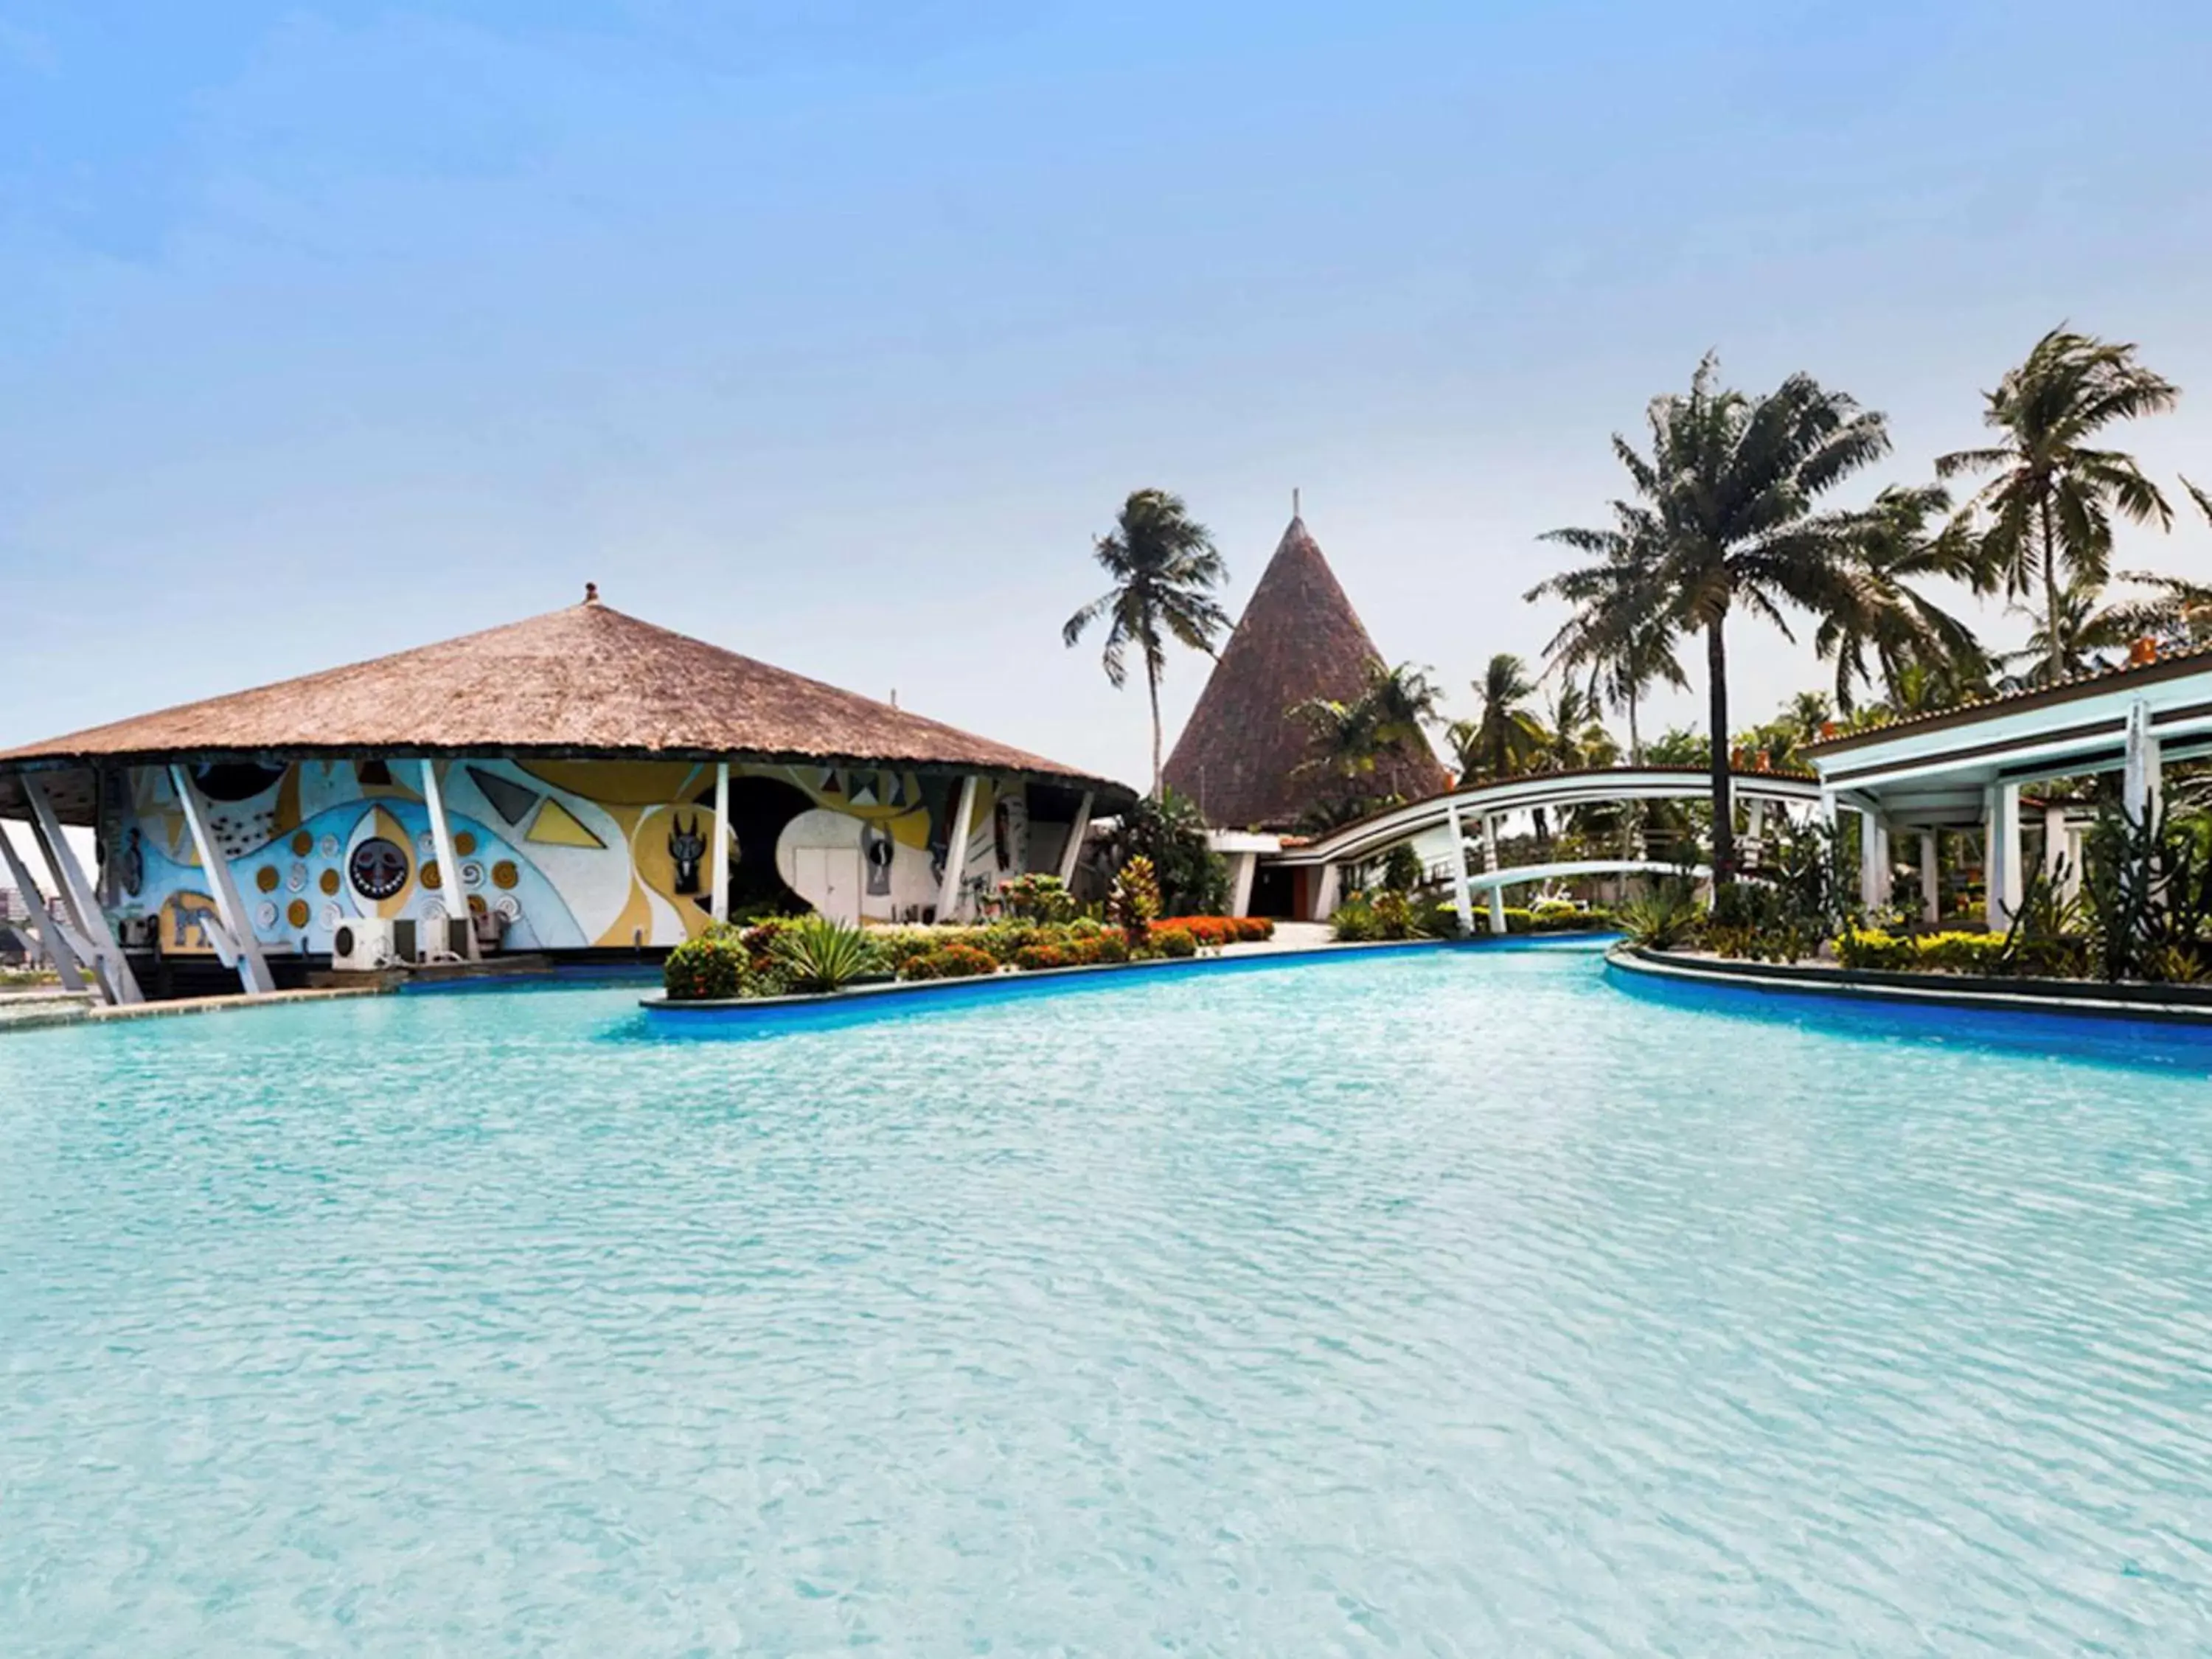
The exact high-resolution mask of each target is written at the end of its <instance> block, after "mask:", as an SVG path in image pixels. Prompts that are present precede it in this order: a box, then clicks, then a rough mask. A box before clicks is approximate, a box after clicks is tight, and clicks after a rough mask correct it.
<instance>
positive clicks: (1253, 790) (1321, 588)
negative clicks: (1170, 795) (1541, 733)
mask: <svg viewBox="0 0 2212 1659" xmlns="http://www.w3.org/2000/svg"><path fill="white" fill-rule="evenodd" d="M1382 660H1383V653H1381V652H1379V651H1377V650H1376V648H1375V641H1373V640H1371V639H1370V638H1369V637H1368V635H1367V629H1365V628H1364V626H1363V625H1362V624H1361V623H1360V620H1359V613H1358V611H1354V610H1353V609H1352V601H1351V600H1350V599H1346V597H1345V593H1344V589H1343V588H1342V587H1341V586H1339V585H1338V583H1337V580H1336V574H1335V573H1334V571H1332V570H1331V569H1330V568H1328V560H1327V559H1326V558H1324V557H1323V556H1322V550H1321V546H1320V544H1318V543H1317V542H1316V541H1315V540H1314V538H1313V536H1312V533H1311V532H1309V531H1308V530H1307V529H1306V526H1305V520H1303V519H1299V518H1293V519H1291V523H1290V527H1289V528H1288V529H1287V530H1285V531H1284V532H1283V539H1282V541H1281V542H1280V543H1279V544H1278V545H1277V546H1276V548H1275V556H1274V557H1273V558H1272V559H1270V560H1269V561H1268V562H1267V569H1266V571H1265V572H1263V573H1262V574H1261V577H1260V585H1259V586H1257V587H1255V588H1254V589H1253V590H1252V599H1251V602H1250V603H1249V604H1248V605H1246V606H1245V607H1244V615H1243V617H1241V618H1240V619H1239V620H1238V622H1237V628H1236V631H1235V632H1234V633H1232V634H1231V635H1230V636H1229V643H1228V645H1227V646H1225V647H1224V648H1223V650H1222V653H1221V659H1220V660H1219V661H1218V662H1217V663H1216V664H1215V665H1214V666H1213V675H1212V678H1210V679H1208V680H1207V681H1206V690H1205V691H1204V692H1202V693H1201V694H1200V696H1199V699H1198V707H1197V708H1194V709H1193V710H1192V711H1191V716H1190V723H1189V724H1188V725H1187V726H1184V727H1183V729H1182V737H1180V738H1177V739H1176V746H1175V752H1174V753H1173V754H1172V755H1170V757H1168V763H1167V766H1166V769H1165V772H1164V775H1165V777H1166V780H1167V783H1168V787H1170V788H1171V789H1173V790H1175V791H1176V793H1178V794H1183V795H1188V796H1189V797H1190V798H1191V799H1193V800H1194V801H1196V802H1197V803H1198V804H1199V806H1200V810H1201V811H1203V812H1204V813H1205V815H1206V822H1207V823H1210V824H1212V825H1214V826H1216V827H1217V828H1220V829H1290V828H1291V827H1293V826H1294V825H1295V824H1296V823H1297V821H1298V819H1299V818H1300V817H1302V816H1304V813H1305V812H1306V811H1307V810H1308V809H1309V808H1310V807H1311V806H1312V805H1315V804H1316V801H1317V800H1318V799H1320V797H1321V796H1322V794H1323V793H1325V792H1326V790H1327V788H1328V780H1326V779H1325V778H1322V777H1321V776H1318V775H1316V774H1314V773H1312V772H1310V771H1301V770H1300V768H1301V767H1303V766H1304V764H1305V763H1306V762H1307V761H1308V760H1309V759H1310V758H1311V757H1312V755H1313V739H1312V734H1311V732H1309V731H1308V729H1307V728H1306V726H1304V723H1303V722H1301V721H1299V720H1294V719H1292V718H1291V714H1290V712H1289V711H1290V710H1291V708H1294V707H1296V706H1297V704H1299V703H1301V702H1305V701H1306V700H1307V699H1308V698H1310V697H1331V698H1336V699H1339V700H1341V701H1344V702H1350V701H1351V700H1352V698H1354V697H1356V696H1358V695H1359V693H1360V690H1361V689H1362V688H1363V687H1364V684H1366V679H1367V671H1368V667H1369V665H1370V664H1373V663H1376V662H1380V661H1382ZM1368 787H1371V788H1372V789H1373V791H1374V792H1375V793H1378V794H1389V793H1395V794H1401V795H1404V796H1407V798H1408V799H1412V798H1416V797H1419V796H1423V795H1430V794H1434V793H1436V792H1437V791H1438V790H1440V789H1442V788H1443V787H1444V771H1443V768H1442V767H1441V766H1439V765H1438V764H1437V759H1436V757H1435V756H1434V755H1432V754H1431V753H1429V752H1427V750H1426V748H1425V746H1424V749H1423V750H1422V752H1420V753H1419V754H1414V755H1408V756H1407V757H1405V759H1404V760H1403V761H1402V762H1401V763H1398V764H1397V765H1395V766H1393V767H1386V768H1385V769H1383V770H1381V771H1378V772H1377V774H1376V776H1375V777H1374V779H1373V780H1372V781H1371V783H1370V785H1369V786H1368Z"/></svg>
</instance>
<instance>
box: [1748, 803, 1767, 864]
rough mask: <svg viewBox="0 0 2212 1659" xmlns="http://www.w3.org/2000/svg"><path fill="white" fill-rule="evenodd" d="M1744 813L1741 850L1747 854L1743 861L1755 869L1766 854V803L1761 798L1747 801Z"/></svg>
mask: <svg viewBox="0 0 2212 1659" xmlns="http://www.w3.org/2000/svg"><path fill="white" fill-rule="evenodd" d="M1744 813H1745V818H1746V823H1745V829H1744V837H1743V851H1744V853H1745V854H1746V855H1747V856H1746V858H1745V860H1744V862H1745V864H1746V866H1747V867H1748V868H1750V869H1753V870H1756V869H1757V868H1759V865H1760V863H1761V862H1762V861H1763V860H1764V859H1765V854H1766V803H1765V801H1763V800H1754V801H1750V802H1747V804H1746V805H1745V807H1744Z"/></svg>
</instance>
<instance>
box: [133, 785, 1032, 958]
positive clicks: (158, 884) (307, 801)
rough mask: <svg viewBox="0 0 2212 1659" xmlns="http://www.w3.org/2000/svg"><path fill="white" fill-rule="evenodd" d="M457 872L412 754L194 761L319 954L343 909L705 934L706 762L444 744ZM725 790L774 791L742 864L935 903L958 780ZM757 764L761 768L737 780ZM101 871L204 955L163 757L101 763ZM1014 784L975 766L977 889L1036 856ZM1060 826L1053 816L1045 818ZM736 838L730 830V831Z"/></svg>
mask: <svg viewBox="0 0 2212 1659" xmlns="http://www.w3.org/2000/svg"><path fill="white" fill-rule="evenodd" d="M438 764H439V780H440V782H441V786H442V788H443V793H444V798H445V805H446V815H447V823H448V824H449V825H450V827H451V829H452V830H453V851H454V854H455V861H456V862H457V863H458V864H459V866H460V867H459V871H458V872H450V871H447V870H444V869H442V868H441V867H440V864H439V860H438V857H437V854H436V851H435V848H434V846H433V844H432V841H431V835H430V823H429V815H428V810H427V809H426V808H425V806H424V805H423V800H422V769H421V763H419V762H416V761H412V760H394V761H391V762H388V763H386V762H377V761H370V762H362V763H356V762H351V761H303V762H296V763H291V764H289V765H269V766H258V765H250V764H224V765H214V766H208V767H203V768H199V769H196V770H195V773H194V780H195V785H196V787H197V789H198V790H199V792H200V793H201V794H202V796H203V798H204V800H205V803H206V807H207V816H208V823H209V829H210V835H211V836H212V837H213V838H214V840H215V841H216V844H217V845H218V846H219V847H220V848H222V852H223V854H224V856H225V857H226V858H227V859H228V861H229V863H230V866H231V870H232V874H233V876H234V878H235V880H236V882H237V884H238V889H239V894H240V898H241V899H242V901H243V902H244V904H245V907H246V912H247V915H248V920H249V922H250V924H251V926H252V929H253V932H254V934H255V936H256V937H257V938H258V939H259V940H260V941H261V943H262V945H263V946H264V948H266V949H270V950H273V951H297V952H301V953H307V954H319V953H323V952H326V951H329V950H330V949H331V934H332V932H333V931H334V930H335V929H336V927H337V926H338V924H339V923H340V922H341V921H343V920H345V919H346V918H348V917H351V916H387V917H401V916H407V917H413V918H415V919H416V920H418V921H423V922H426V923H430V924H434V925H435V924H436V923H438V922H441V921H444V920H445V919H446V918H447V916H448V915H452V914H454V913H455V908H456V906H457V904H459V902H462V901H463V900H464V899H465V902H466V904H467V907H468V909H469V912H470V913H471V915H475V916H478V917H483V916H485V915H495V916H496V917H498V918H499V921H500V924H501V929H502V935H503V936H502V939H501V943H502V945H503V947H504V948H506V949H508V950H519V951H531V950H543V951H564V950H580V949H586V948H590V947H629V946H635V945H653V946H661V945H678V944H680V943H682V942H683V941H684V939H687V938H689V937H690V936H692V935H693V934H696V933H699V932H701V931H702V930H703V929H704V928H705V927H707V926H708V923H709V920H710V918H709V915H708V905H709V903H710V900H711V895H712V893H713V889H714V874H713V872H712V870H711V869H710V868H709V867H708V865H707V856H708V846H709V842H710V839H711V836H712V834H713V829H714V806H713V802H714V766H713V765H712V764H711V763H690V762H682V761H636V762H631V761H532V762H522V761H511V760H483V761H478V760H465V761H446V762H441V763H438ZM730 770H731V778H732V795H733V807H732V823H733V825H737V826H740V827H739V829H738V831H737V836H743V835H744V834H745V833H746V831H745V830H744V829H743V828H742V826H744V824H745V823H747V822H748V817H747V815H746V814H745V813H744V812H742V811H738V809H737V807H736V805H734V798H735V797H737V796H738V795H741V794H744V792H745V791H746V790H747V789H748V788H752V789H754V790H756V791H759V790H761V789H763V788H767V787H771V786H772V787H773V793H774V799H775V801H777V802H783V801H788V803H789V805H788V807H787V808H786V807H782V806H774V807H772V808H771V809H770V810H769V815H768V817H765V818H763V817H761V815H760V814H759V813H758V812H755V813H754V814H753V815H752V818H751V821H752V822H753V823H755V825H756V829H755V831H754V833H756V834H759V835H763V836H764V835H767V834H769V831H767V830H765V829H759V828H758V827H757V826H758V825H759V824H762V823H780V827H777V828H775V829H774V831H773V838H774V842H775V845H774V847H773V849H772V850H771V849H770V848H766V847H757V848H744V847H739V848H737V849H736V854H737V856H736V858H735V859H733V860H732V862H733V867H734V866H736V865H737V864H738V862H739V861H741V860H750V865H751V866H752V867H755V868H763V867H766V866H768V864H769V860H770V859H771V858H772V860H773V868H774V869H775V873H776V874H777V875H778V876H780V877H781V879H782V881H783V882H784V883H785V884H787V885H788V886H790V887H791V888H792V889H793V890H795V891H796V892H797V893H798V894H799V896H800V897H802V898H804V899H805V901H806V902H809V903H811V904H812V905H814V906H815V907H816V908H818V909H821V910H823V911H825V912H827V913H829V914H831V915H842V916H844V917H846V918H847V919H848V920H858V919H860V918H869V919H873V920H878V921H894V920H902V919H905V918H907V917H909V916H912V915H916V914H918V913H919V912H920V911H921V909H922V908H924V907H930V906H934V905H935V904H936V902H937V901H938V897H939V884H940V883H941V881H942V878H943V874H944V868H945V852H946V848H945V837H946V834H947V831H948V829H949V826H950V823H951V817H952V808H953V805H954V802H955V801H956V799H957V782H955V781H951V780H946V779H942V778H930V779H927V780H925V779H923V778H921V777H920V776H918V775H915V774H914V773H911V772H900V771H895V770H886V769H856V768H849V767H848V768H836V769H832V768H826V767H807V766H799V767H788V766H738V765H732V768H731V769H730ZM749 781H758V782H749ZM104 800H105V809H104V811H103V817H102V822H101V824H100V884H101V889H102V896H103V900H104V902H106V906H107V908H108V910H109V914H110V915H111V917H112V919H113V920H114V921H117V922H118V924H126V925H129V926H128V927H126V932H127V933H132V934H137V935H139V936H142V937H143V933H145V932H147V931H154V932H156V933H158V939H159V944H160V948H161V950H163V951H166V952H168V953H171V954H185V955H190V954H196V953H198V952H203V951H206V952H210V953H211V952H212V951H213V945H212V943H211V941H210V939H209V937H208V933H207V929H206V925H205V920H204V919H205V918H207V917H209V916H210V915H213V914H214V910H215V902H214V900H213V898H212V897H211V896H210V892H209V887H210V884H209V882H208V881H207V879H206V877H205V875H204V872H203V871H202V869H201V867H200V863H199V859H198V856H197V853H196V851H195V849H194V847H193V844H192V839H191V830H190V829H189V828H188V827H187V825H186V823H185V815H184V811H183V809H182V807H181V806H180V805H179V803H178V800H177V799H176V794H175V792H174V790H173V788H172V787H171V785H170V781H169V778H168V775H167V770H166V769H162V768H158V767H149V768H133V769H128V770H117V771H113V772H111V773H110V774H109V775H108V776H107V778H106V783H105V795H104ZM1030 828H1031V826H1030V822H1029V816H1028V812H1027V808H1026V804H1025V791H1024V787H1023V786H1022V785H1021V784H1020V783H1019V782H1018V781H1016V782H1011V783H1005V784H997V785H994V784H993V783H992V782H990V781H979V784H978V787H977V791H976V802H975V811H974V816H973V822H972V827H971V833H970V835H969V848H968V859H967V872H968V874H967V879H966V880H965V882H964V883H963V886H964V887H966V888H967V890H969V892H970V893H971V894H974V895H981V894H985V893H988V892H989V891H991V890H994V888H995V886H996V884H997V883H998V882H999V881H1000V880H1001V879H1003V878H1006V877H1007V876H1010V875H1016V874H1019V873H1020V872H1023V871H1024V870H1026V869H1029V868H1030V867H1032V865H1031V847H1030ZM1037 828H1038V829H1040V830H1048V831H1049V832H1050V834H1049V835H1048V836H1047V837H1046V838H1047V839H1052V840H1056V839H1057V838H1058V836H1059V835H1060V831H1061V826H1059V825H1056V824H1054V825H1042V824H1041V825H1039V826H1037ZM734 838H736V837H733V839H734Z"/></svg>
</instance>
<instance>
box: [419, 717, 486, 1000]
mask: <svg viewBox="0 0 2212 1659" xmlns="http://www.w3.org/2000/svg"><path fill="white" fill-rule="evenodd" d="M422 805H423V806H424V807H425V808H426V809H427V810H428V812H429V814H430V848H431V850H432V851H433V852H435V854H437V855H438V873H439V874H440V875H441V876H442V877H443V878H444V879H443V880H442V881H441V882H440V884H439V889H440V890H439V899H440V902H442V903H443V904H444V905H445V907H446V915H447V916H448V917H450V918H453V919H455V920H458V921H459V922H460V924H461V937H462V939H464V940H465V943H464V944H463V945H462V946H461V951H462V954H463V955H465V957H468V959H469V960H470V961H471V962H475V961H477V959H478V955H479V953H478V951H477V919H476V917H475V916H473V915H471V914H470V912H469V888H468V884H467V883H466V882H465V881H463V880H462V879H461V860H460V859H459V855H458V854H455V852H454V851H453V825H452V823H450V822H448V821H447V817H446V797H445V794H444V793H443V792H442V791H441V789H440V788H439V787H438V763H437V762H435V761H434V760H432V759H431V758H430V757H428V755H425V756H423V757H422ZM449 931H450V930H449ZM437 948H438V949H440V950H447V949H450V948H451V942H450V941H449V940H447V939H440V940H439V941H438V942H437Z"/></svg>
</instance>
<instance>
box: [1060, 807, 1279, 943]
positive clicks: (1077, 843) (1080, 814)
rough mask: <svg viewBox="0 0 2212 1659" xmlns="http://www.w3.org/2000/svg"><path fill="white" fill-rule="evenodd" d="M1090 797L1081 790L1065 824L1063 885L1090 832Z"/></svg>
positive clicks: (1247, 889)
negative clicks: (1072, 816) (1079, 796)
mask: <svg viewBox="0 0 2212 1659" xmlns="http://www.w3.org/2000/svg"><path fill="white" fill-rule="evenodd" d="M1092 799H1093V797H1092V795H1091V791H1090V790H1088V789H1086V790H1085V791H1084V792H1083V799H1081V800H1080V801H1079V802H1077V803H1076V807H1075V820H1074V822H1073V823H1070V824H1069V825H1068V826H1067V845H1066V846H1065V847H1063V848H1060V885H1061V886H1063V887H1065V886H1066V885H1067V884H1069V883H1070V882H1072V881H1073V880H1074V879H1075V866H1076V864H1077V863H1078V861H1079V860H1081V859H1082V857H1083V838H1084V837H1085V836H1087V835H1089V834H1090V833H1091V800H1092ZM1243 882H1244V887H1243V892H1244V894H1245V896H1246V898H1247V899H1248V901H1249V897H1250V896H1251V892H1252V878H1251V877H1250V876H1249V874H1247V875H1245V876H1244V877H1243ZM1230 914H1231V915H1237V916H1241V915H1243V914H1244V912H1243V910H1242V909H1232V910H1231V912H1230Z"/></svg>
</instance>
